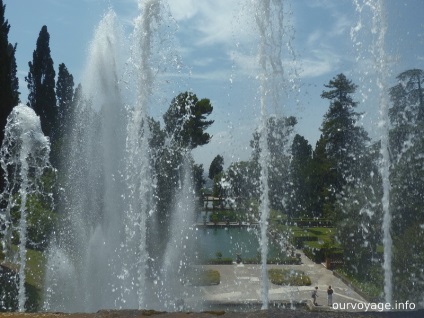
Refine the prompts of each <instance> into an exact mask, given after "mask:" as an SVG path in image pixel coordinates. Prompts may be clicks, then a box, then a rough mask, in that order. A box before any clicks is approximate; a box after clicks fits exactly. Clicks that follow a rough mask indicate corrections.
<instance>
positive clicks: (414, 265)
mask: <svg viewBox="0 0 424 318" xmlns="http://www.w3.org/2000/svg"><path fill="white" fill-rule="evenodd" d="M394 246H395V249H394V258H393V273H394V276H393V286H394V287H395V288H394V290H393V296H394V299H396V300H398V301H406V300H409V301H410V302H415V303H418V302H420V301H421V300H422V295H423V292H424V281H423V263H424V229H423V227H422V226H420V225H419V224H414V225H411V226H410V227H409V228H407V229H405V230H404V231H403V234H402V236H401V237H396V238H395V240H394Z"/></svg>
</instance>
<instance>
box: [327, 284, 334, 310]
mask: <svg viewBox="0 0 424 318" xmlns="http://www.w3.org/2000/svg"><path fill="white" fill-rule="evenodd" d="M327 301H328V306H333V289H332V288H331V286H328V289H327Z"/></svg>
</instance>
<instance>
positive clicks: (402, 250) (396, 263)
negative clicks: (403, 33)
mask: <svg viewBox="0 0 424 318" xmlns="http://www.w3.org/2000/svg"><path fill="white" fill-rule="evenodd" d="M397 80H398V84H397V85H395V86H393V87H392V88H391V89H390V98H391V101H392V107H391V108H390V110H389V117H390V122H391V130H390V135H389V137H390V140H389V142H390V150H391V155H392V158H391V159H392V162H391V170H390V182H391V192H390V200H391V201H390V211H391V213H392V218H393V219H392V231H391V234H392V237H393V244H394V249H393V250H394V253H393V264H392V265H393V266H392V267H393V273H394V275H393V282H394V286H395V288H394V290H393V296H394V298H395V299H397V300H399V301H402V300H403V301H404V300H410V301H415V302H418V301H419V300H420V299H421V298H422V297H421V296H422V294H423V292H424V284H423V276H422V268H423V265H422V264H423V263H424V254H423V253H422V251H423V249H424V246H423V244H422V242H424V231H423V228H422V224H424V198H423V193H424V161H423V158H422V156H423V153H424V138H423V136H424V101H423V96H424V88H423V85H424V71H422V70H420V69H411V70H407V71H405V72H402V73H401V74H399V75H398V76H397Z"/></svg>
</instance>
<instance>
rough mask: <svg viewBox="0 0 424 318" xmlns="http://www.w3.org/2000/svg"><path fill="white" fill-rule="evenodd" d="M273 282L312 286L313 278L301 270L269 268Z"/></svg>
mask: <svg viewBox="0 0 424 318" xmlns="http://www.w3.org/2000/svg"><path fill="white" fill-rule="evenodd" d="M268 276H269V279H270V281H271V283H273V284H276V285H289V286H310V285H311V284H312V282H311V278H310V277H309V276H307V275H305V273H304V272H302V271H299V270H290V269H278V268H272V269H269V270H268Z"/></svg>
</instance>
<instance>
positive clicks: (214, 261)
mask: <svg viewBox="0 0 424 318" xmlns="http://www.w3.org/2000/svg"><path fill="white" fill-rule="evenodd" d="M201 263H203V264H206V265H231V264H232V263H233V259H232V258H229V257H222V258H210V259H207V260H205V261H204V262H201Z"/></svg>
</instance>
